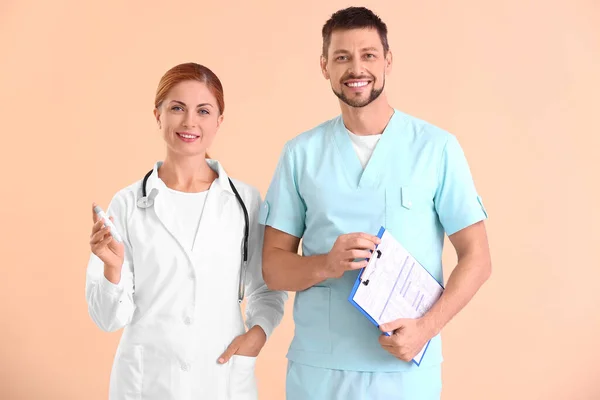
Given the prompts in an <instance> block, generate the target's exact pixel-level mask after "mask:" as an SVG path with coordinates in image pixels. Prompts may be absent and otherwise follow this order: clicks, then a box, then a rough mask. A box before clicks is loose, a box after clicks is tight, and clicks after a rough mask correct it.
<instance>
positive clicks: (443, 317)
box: [423, 256, 492, 336]
mask: <svg viewBox="0 0 600 400" xmlns="http://www.w3.org/2000/svg"><path fill="white" fill-rule="evenodd" d="M491 270H492V268H491V263H490V261H489V259H488V258H487V257H477V256H466V257H465V258H464V259H462V260H460V261H459V263H458V264H457V265H456V268H455V269H454V271H453V272H452V274H450V278H449V279H448V283H447V285H446V288H445V289H444V293H443V294H442V296H440V298H439V299H438V301H437V302H436V303H435V304H434V305H433V306H432V307H431V308H430V309H429V311H428V312H427V313H426V314H425V315H424V316H423V321H424V322H425V323H426V325H427V327H428V329H429V330H430V333H431V334H432V336H435V335H437V334H438V333H440V331H441V330H442V328H443V327H444V326H445V325H446V324H447V323H448V322H450V320H451V319H452V318H454V316H455V315H456V314H458V312H460V311H461V310H462V309H463V308H464V307H465V306H466V305H467V304H468V303H469V301H470V300H471V299H472V298H473V296H474V295H475V293H477V291H478V290H479V288H480V287H481V286H482V285H483V284H484V283H485V281H486V280H487V279H488V278H489V277H490V274H491Z"/></svg>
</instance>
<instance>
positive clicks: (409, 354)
mask: <svg viewBox="0 0 600 400" xmlns="http://www.w3.org/2000/svg"><path fill="white" fill-rule="evenodd" d="M379 329H380V330H381V331H382V332H393V334H392V335H391V336H387V335H384V334H382V335H381V336H380V337H379V343H380V344H381V347H383V348H384V349H385V350H386V351H388V352H389V353H390V354H392V355H393V356H394V357H396V358H398V359H400V360H402V361H406V362H410V361H411V360H412V359H413V358H414V357H415V356H416V355H417V354H419V352H420V351H421V350H422V349H423V347H425V344H427V341H428V340H429V339H431V338H432V337H433V336H434V335H433V332H432V329H431V328H430V327H429V326H428V325H427V323H426V321H425V320H424V319H422V318H418V319H404V318H403V319H397V320H395V321H392V322H388V323H386V324H383V325H381V326H380V327H379Z"/></svg>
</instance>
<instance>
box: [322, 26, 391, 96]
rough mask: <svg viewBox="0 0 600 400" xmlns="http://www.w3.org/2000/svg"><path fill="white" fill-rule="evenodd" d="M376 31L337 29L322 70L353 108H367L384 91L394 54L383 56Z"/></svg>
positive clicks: (334, 90)
mask: <svg viewBox="0 0 600 400" xmlns="http://www.w3.org/2000/svg"><path fill="white" fill-rule="evenodd" d="M383 53H384V51H383V44H382V43H381V38H380V37H379V34H378V33H377V30H376V29H370V28H365V29H350V30H336V31H334V32H333V33H332V35H331V43H330V45H329V49H328V52H327V59H324V58H322V59H321V69H322V71H323V75H324V76H325V78H326V79H329V80H330V82H331V89H332V90H333V93H335V95H336V96H337V97H338V98H339V99H340V100H341V101H343V102H344V103H346V104H347V105H349V106H351V107H364V106H366V105H368V104H370V103H371V102H373V101H374V100H375V99H377V98H378V97H379V95H380V94H381V93H382V92H383V89H384V86H385V76H386V74H387V73H388V71H389V69H390V68H391V53H390V52H389V51H388V53H387V55H384V54H383Z"/></svg>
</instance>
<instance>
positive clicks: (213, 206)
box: [192, 180, 230, 253]
mask: <svg viewBox="0 0 600 400" xmlns="http://www.w3.org/2000/svg"><path fill="white" fill-rule="evenodd" d="M229 198H230V196H228V195H227V194H226V193H225V192H224V191H223V190H222V189H221V187H220V185H219V182H218V181H217V180H215V181H214V182H213V184H212V185H211V187H210V189H209V191H208V196H207V197H206V204H205V206H204V211H203V212H202V218H200V225H199V226H198V232H197V234H196V237H195V238H194V244H193V246H192V249H193V250H192V252H194V253H196V252H198V251H199V250H198V249H207V250H209V251H210V249H212V248H214V246H212V243H214V242H215V241H218V240H219V236H220V232H219V229H218V228H219V220H220V219H221V217H222V214H223V210H224V209H225V207H226V205H227V202H228V201H229V200H230V199H229Z"/></svg>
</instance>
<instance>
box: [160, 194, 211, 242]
mask: <svg viewBox="0 0 600 400" xmlns="http://www.w3.org/2000/svg"><path fill="white" fill-rule="evenodd" d="M167 189H168V194H169V207H172V210H173V214H174V215H175V219H174V220H173V223H174V226H173V230H174V232H173V234H174V235H175V237H177V239H178V240H179V241H180V242H181V243H182V244H183V246H185V248H186V249H188V250H191V249H192V246H193V244H194V238H195V237H196V232H197V231H198V225H199V224H200V218H202V211H203V210H204V204H205V203H206V196H207V195H208V190H206V191H204V192H197V193H188V192H180V191H178V190H173V189H171V188H167Z"/></svg>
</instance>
